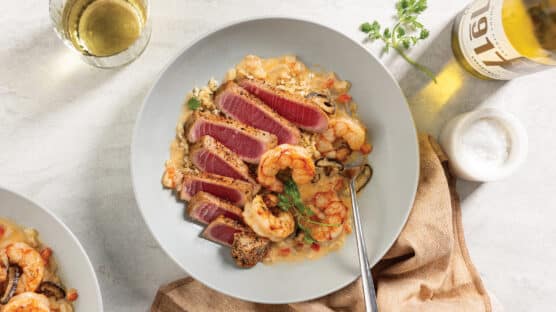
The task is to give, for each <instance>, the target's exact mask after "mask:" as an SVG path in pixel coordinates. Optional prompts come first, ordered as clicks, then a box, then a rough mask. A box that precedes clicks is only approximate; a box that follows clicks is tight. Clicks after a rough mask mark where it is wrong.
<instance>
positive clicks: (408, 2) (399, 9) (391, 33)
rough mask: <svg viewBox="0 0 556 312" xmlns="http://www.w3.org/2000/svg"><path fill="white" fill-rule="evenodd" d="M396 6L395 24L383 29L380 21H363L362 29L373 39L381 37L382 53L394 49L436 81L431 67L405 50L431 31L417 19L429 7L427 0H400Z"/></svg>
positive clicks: (427, 35)
mask: <svg viewBox="0 0 556 312" xmlns="http://www.w3.org/2000/svg"><path fill="white" fill-rule="evenodd" d="M395 8H396V13H397V15H396V19H397V21H396V22H395V24H394V26H392V27H385V28H383V29H384V30H382V31H381V26H380V24H379V23H378V21H374V22H373V23H370V24H369V23H363V24H362V25H361V26H360V29H361V31H362V32H364V33H366V34H367V37H368V38H369V39H370V40H371V41H375V40H378V39H380V40H382V41H383V42H384V47H383V48H382V54H386V53H388V52H389V51H390V50H391V49H394V50H396V52H398V54H399V55H400V56H402V57H403V58H404V60H406V61H407V62H408V63H409V64H411V65H412V66H414V67H415V68H416V69H418V70H420V71H421V72H423V73H424V74H425V75H427V76H428V77H429V78H431V79H432V80H433V81H436V79H435V76H434V74H433V73H432V72H431V70H430V69H428V68H427V67H425V66H423V65H421V64H419V63H417V62H415V61H414V60H412V59H411V58H409V57H408V56H407V54H405V53H404V52H403V51H404V50H407V49H409V48H410V47H411V46H414V45H416V44H417V43H418V42H419V40H424V39H426V38H428V37H429V31H428V30H427V29H426V28H425V26H424V25H423V24H422V23H421V22H419V21H418V20H417V19H418V17H419V15H420V14H421V13H422V12H423V11H425V10H426V9H427V0H399V1H397V2H396V5H395Z"/></svg>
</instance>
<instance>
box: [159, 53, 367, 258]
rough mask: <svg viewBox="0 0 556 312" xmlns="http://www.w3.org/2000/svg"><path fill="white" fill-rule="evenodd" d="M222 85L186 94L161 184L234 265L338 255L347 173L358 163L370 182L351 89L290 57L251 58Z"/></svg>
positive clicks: (361, 178)
mask: <svg viewBox="0 0 556 312" xmlns="http://www.w3.org/2000/svg"><path fill="white" fill-rule="evenodd" d="M224 80H225V82H224V83H222V84H221V85H218V83H217V82H216V81H215V80H213V79H211V80H210V81H209V83H208V85H207V86H205V87H203V88H201V89H199V88H195V89H193V91H192V92H191V93H190V94H188V96H187V99H186V104H185V105H184V108H183V112H182V114H181V116H180V117H179V122H178V126H177V133H176V139H175V140H174V141H173V142H172V145H171V149H170V151H171V152H170V159H169V160H168V161H167V162H166V166H165V172H164V176H163V179H162V183H163V185H164V186H166V187H168V188H171V189H174V190H175V191H176V193H177V194H178V195H179V197H180V198H181V199H182V200H185V201H187V202H188V204H187V215H188V216H189V217H190V219H192V220H194V221H196V222H199V223H201V224H203V225H206V227H205V229H204V231H203V233H202V236H203V237H205V238H207V239H210V240H212V241H215V242H218V243H220V244H223V245H226V246H230V247H231V255H232V257H233V258H234V259H235V262H236V264H237V265H238V266H240V267H251V266H254V265H255V264H257V263H258V262H260V261H263V262H265V263H273V262H276V261H279V260H295V259H305V258H316V257H319V256H322V255H325V254H327V253H328V252H330V251H333V250H337V249H338V248H340V247H341V246H342V244H343V242H344V239H345V236H346V235H347V234H349V233H351V209H350V207H351V202H350V198H349V191H348V190H347V184H348V181H349V178H348V177H347V175H346V174H345V173H344V166H345V165H346V164H353V163H358V164H360V165H361V166H360V167H359V168H362V170H360V172H359V175H358V185H359V188H358V189H361V188H362V187H364V185H365V184H366V183H367V182H368V180H369V179H370V177H371V174H372V170H371V167H370V166H369V165H368V164H366V155H368V154H369V153H370V152H371V149H372V148H371V144H370V143H369V142H368V137H367V134H366V127H365V126H364V125H363V123H362V122H361V121H360V120H359V119H358V117H357V114H356V112H357V106H356V104H355V103H354V102H353V101H352V98H351V96H350V95H349V89H350V84H349V83H348V82H347V81H344V80H341V79H339V78H338V76H337V75H336V74H334V73H332V72H326V71H322V70H311V69H309V68H308V67H307V66H306V65H305V64H303V63H302V62H300V61H299V60H298V59H297V58H296V57H294V56H283V57H277V58H268V59H262V58H259V57H257V56H254V55H248V56H246V57H245V58H244V59H243V60H242V61H241V62H240V63H239V64H238V65H237V66H236V67H235V68H233V69H231V70H230V71H229V72H228V73H227V74H226V78H225V79H224ZM363 164H364V165H363Z"/></svg>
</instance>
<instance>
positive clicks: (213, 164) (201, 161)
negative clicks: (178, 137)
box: [189, 135, 257, 184]
mask: <svg viewBox="0 0 556 312" xmlns="http://www.w3.org/2000/svg"><path fill="white" fill-rule="evenodd" d="M189 157H190V158H191V162H192V163H193V164H194V165H195V166H196V167H197V168H199V169H201V170H203V171H205V172H208V173H214V174H218V175H221V176H225V177H230V178H233V179H238V180H244V181H247V182H251V183H253V184H256V183H257V182H255V180H254V179H253V178H251V176H250V175H249V168H247V165H245V163H244V162H243V161H241V159H239V156H237V154H236V153H234V152H232V151H231V150H230V149H229V148H227V147H226V146H224V145H223V144H222V143H220V142H218V141H216V140H215V139H214V138H213V137H211V136H208V135H205V136H204V137H202V138H201V139H200V140H199V141H198V142H197V143H195V144H194V145H193V146H192V147H191V150H190V152H189Z"/></svg>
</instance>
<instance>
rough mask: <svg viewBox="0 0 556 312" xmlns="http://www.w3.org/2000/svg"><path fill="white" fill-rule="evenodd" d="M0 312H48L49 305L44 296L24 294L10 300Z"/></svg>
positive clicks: (30, 293) (31, 293)
mask: <svg viewBox="0 0 556 312" xmlns="http://www.w3.org/2000/svg"><path fill="white" fill-rule="evenodd" d="M2 312H50V303H49V301H48V298H47V297H46V296H45V295H41V294H37V293H34V292H24V293H22V294H19V295H17V296H14V297H13V298H12V299H10V301H9V302H8V303H7V304H6V305H5V306H4V308H3V309H2Z"/></svg>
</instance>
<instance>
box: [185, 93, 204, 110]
mask: <svg viewBox="0 0 556 312" xmlns="http://www.w3.org/2000/svg"><path fill="white" fill-rule="evenodd" d="M200 106H201V101H199V99H198V98H196V97H194V96H192V97H191V98H190V99H189V100H188V101H187V107H189V109H190V110H196V109H198V108H199V107H200Z"/></svg>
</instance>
